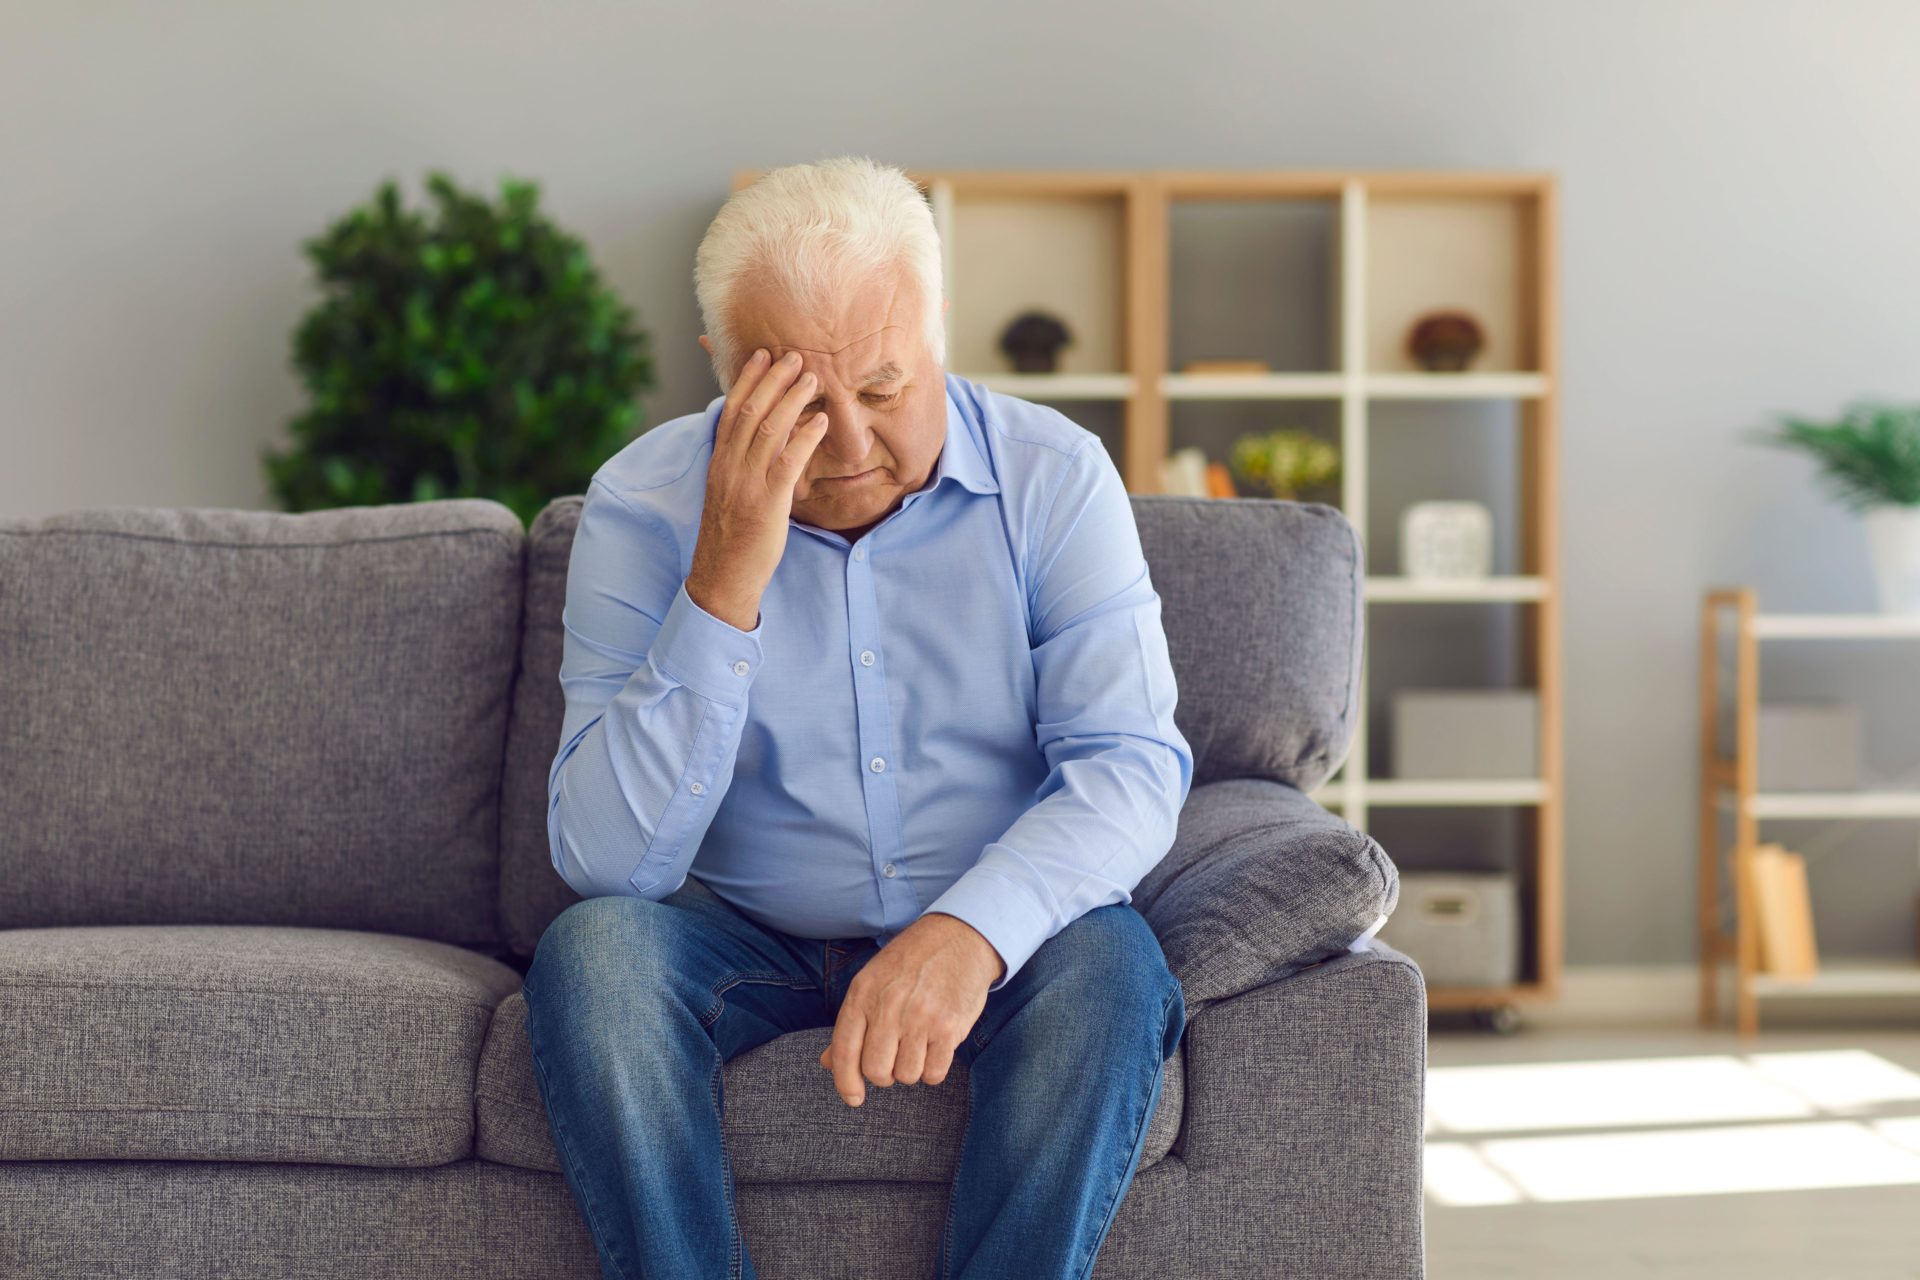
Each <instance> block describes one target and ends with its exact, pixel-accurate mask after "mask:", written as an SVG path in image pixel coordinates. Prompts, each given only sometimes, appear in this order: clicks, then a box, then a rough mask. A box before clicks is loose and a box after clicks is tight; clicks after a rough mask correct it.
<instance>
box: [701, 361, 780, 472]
mask: <svg viewBox="0 0 1920 1280" xmlns="http://www.w3.org/2000/svg"><path fill="white" fill-rule="evenodd" d="M768 357H769V352H768V351H767V349H766V348H765V347H761V348H760V349H759V350H757V351H755V352H754V353H753V354H752V355H750V356H748V357H747V360H746V363H745V364H743V365H741V366H740V372H739V373H738V374H736V375H734V379H733V385H732V386H731V387H728V388H727V399H726V402H725V403H724V404H722V405H721V406H720V421H718V422H717V423H715V424H714V427H713V446H714V448H715V449H724V448H727V447H729V443H730V442H731V441H732V439H733V424H734V423H735V422H737V421H739V418H740V406H741V405H742V404H745V403H746V399H747V396H748V395H749V394H751V393H752V391H753V386H754V384H755V383H756V382H758V381H760V376H761V375H762V374H763V373H765V372H766V368H767V361H768Z"/></svg>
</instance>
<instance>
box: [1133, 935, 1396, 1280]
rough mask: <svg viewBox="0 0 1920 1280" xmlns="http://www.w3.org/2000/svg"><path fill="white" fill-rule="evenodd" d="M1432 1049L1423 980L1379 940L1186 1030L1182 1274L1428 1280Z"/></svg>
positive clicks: (1180, 1146)
mask: <svg viewBox="0 0 1920 1280" xmlns="http://www.w3.org/2000/svg"><path fill="white" fill-rule="evenodd" d="M1426 1047H1427V1006H1426V988H1425V985H1424V984H1423V983H1422V981H1421V978H1420V971H1419V969H1418V968H1416V967H1415V966H1414V964H1413V963H1412V962H1411V961H1410V960H1408V959H1407V957H1405V956H1403V955H1401V954H1399V953H1398V952H1396V951H1393V950H1391V949H1390V948H1388V947H1386V946H1384V945H1382V944H1380V943H1377V942H1375V943H1371V944H1370V945H1369V947H1368V949H1367V950H1365V951H1362V952H1359V953H1357V954H1347V953H1344V952H1343V953H1342V954H1341V955H1339V956H1336V957H1335V958H1334V959H1332V960H1329V961H1327V962H1326V963H1324V964H1319V965H1314V966H1311V967H1309V968H1307V969H1305V970H1303V971H1301V972H1298V973H1295V974H1293V975H1292V976H1290V977H1286V978H1282V979H1280V980H1279V981H1278V982H1271V983H1268V984H1266V985H1265V986H1262V987H1257V988H1255V989H1253V990H1251V991H1247V992H1243V993H1242V994H1240V995H1238V996H1235V997H1233V998H1232V999H1230V1000H1222V1001H1218V1002H1216V1003H1214V1004H1212V1005H1210V1006H1208V1007H1207V1009H1206V1010H1204V1011H1203V1012H1202V1013H1200V1014H1199V1015H1198V1016H1197V1017H1195V1018H1194V1019H1192V1021H1190V1022H1189V1023H1188V1025H1187V1032H1186V1043H1185V1046H1184V1051H1185V1053H1186V1055H1187V1078H1186V1100H1185V1107H1184V1111H1183V1115H1182V1122H1181V1131H1180V1138H1179V1140H1178V1141H1177V1142H1176V1143H1175V1145H1174V1149H1173V1150H1174V1153H1173V1155H1172V1156H1170V1157H1169V1159H1176V1158H1177V1159H1178V1160H1179V1161H1180V1162H1181V1165H1182V1166H1183V1167H1184V1170H1185V1173H1186V1175H1187V1179H1188V1191H1189V1195H1190V1202H1191V1203H1192V1204H1194V1205H1195V1206H1197V1208H1196V1213H1198V1214H1201V1215H1203V1217H1201V1218H1197V1219H1196V1221H1195V1223H1194V1228H1193V1233H1192V1238H1193V1242H1194V1250H1193V1253H1192V1255H1191V1258H1190V1266H1191V1270H1190V1271H1189V1272H1188V1274H1192V1275H1204V1276H1208V1277H1218V1278H1219V1280H1232V1278H1234V1277H1241V1276H1245V1277H1248V1278H1249V1280H1251V1278H1252V1277H1263V1278H1264V1277H1268V1276H1367V1277H1379V1278H1380V1280H1388V1278H1391V1280H1418V1278H1419V1277H1420V1276H1421V1275H1422V1274H1423V1272H1424V1269H1425V1264H1424V1256H1423V1255H1424V1239H1423V1234H1424V1233H1423V1230H1422V1226H1423V1224H1422V1219H1421V1185H1420V1184H1421V1136H1422V1135H1421V1130H1422V1126H1423V1121H1424V1113H1425V1094H1426Z"/></svg>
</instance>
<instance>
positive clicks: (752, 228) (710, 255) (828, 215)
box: [693, 156, 947, 391]
mask: <svg viewBox="0 0 1920 1280" xmlns="http://www.w3.org/2000/svg"><path fill="white" fill-rule="evenodd" d="M889 267H904V268H905V269H906V270H907V271H908V273H909V275H910V277H911V278H912V279H913V281H914V282H915V283H916V284H917V285H918V286H919V292H920V304H921V309H922V312H923V317H922V324H921V328H922V331H923V332H922V335H921V336H922V337H923V338H924V340H925V341H926V343H927V345H928V347H929V349H930V350H931V351H932V353H933V358H934V361H935V362H936V363H943V362H944V361H945V359H946V347H947V339H946V324H945V322H944V319H943V316H942V312H941V299H942V297H943V296H944V293H945V289H944V287H943V281H942V275H941V265H940V233H939V231H938V229H937V228H935V226H934V223H933V210H932V208H931V207H929V205H928V204H927V201H926V197H925V196H923V195H921V193H920V188H919V187H917V186H916V185H914V182H913V179H911V178H909V177H908V176H907V175H906V173H905V172H903V171H902V170H900V169H898V168H896V167H894V166H892V165H885V164H881V163H879V162H877V161H875V160H870V159H868V158H866V157H864V156H839V157H836V158H834V159H831V160H821V161H818V162H817V163H814V164H790V165H786V166H783V167H782V168H778V169H772V170H769V171H768V172H767V173H764V174H762V175H761V176H760V178H759V179H758V180H757V181H755V182H754V183H753V184H752V185H751V186H747V187H743V188H741V189H740V190H739V191H736V192H734V193H733V195H732V196H731V197H729V198H728V200H727V202H726V203H725V204H723V205H721V206H720V212H719V213H718V214H716V215H715V216H714V219H713V223H712V225H711V226H709V227H708V228H707V234H706V235H705V236H704V237H703V238H702V239H701V241H700V248H699V250H698V251H697V252H696V253H695V254H694V259H693V288H694V293H695V295H696V296H697V297H698V298H699V301H700V319H701V322H702V323H703V324H704V325H705V327H706V331H707V338H708V341H710V342H711V343H712V344H713V376H714V378H715V379H716V380H717V381H718V382H719V383H720V389H721V390H722V391H726V390H728V389H729V387H730V385H731V378H732V376H733V374H734V373H735V371H736V370H737V369H738V368H739V364H740V361H741V360H742V359H744V358H745V356H746V354H747V353H746V352H742V351H737V350H736V349H735V343H734V336H733V321H734V319H735V316H734V314H733V306H732V303H733V294H734V290H735V288H736V286H738V285H739V284H740V282H741V280H742V279H743V278H746V277H748V276H751V275H754V274H756V273H761V272H764V273H766V274H767V275H768V277H769V278H770V279H771V281H772V282H773V283H775V284H776V285H778V286H779V287H780V288H781V289H783V290H784V291H785V292H786V293H787V295H788V296H789V297H791V298H792V299H793V300H794V301H795V302H796V303H798V304H799V305H801V306H821V305H822V304H823V302H824V300H825V299H827V298H828V297H830V296H831V292H832V291H833V290H835V289H844V288H846V285H847V281H848V280H849V279H858V278H859V277H861V276H863V275H867V274H869V273H872V272H876V271H881V270H884V269H887V268H889Z"/></svg>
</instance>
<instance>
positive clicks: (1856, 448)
mask: <svg viewBox="0 0 1920 1280" xmlns="http://www.w3.org/2000/svg"><path fill="white" fill-rule="evenodd" d="M1753 439H1755V440H1756V441H1757V442H1759V443H1761V444H1767V445H1773V446H1775V447H1778V448H1785V449H1792V450H1795V451H1797V452H1800V453H1803V454H1806V455H1808V456H1810V457H1812V458H1813V460H1814V462H1815V463H1816V464H1817V465H1818V467H1819V473H1818V474H1819V478H1820V481H1821V483H1822V484H1823V485H1824V486H1825V487H1826V489H1827V491H1828V492H1829V493H1830V494H1831V495H1832V496H1833V497H1834V498H1835V499H1836V500H1838V501H1839V502H1840V503H1841V504H1842V505H1843V506H1845V507H1846V508H1847V509H1848V510H1850V511H1853V512H1855V513H1856V514H1858V515H1860V516H1862V518H1863V524H1864V526H1865V529H1866V534H1867V541H1868V544H1869V546H1870V547H1871V549H1872V554H1873V565H1874V577H1875V580H1876V583H1877V585H1878V589H1879V593H1880V605H1881V608H1882V609H1883V610H1884V611H1885V612H1888V613H1913V612H1920V405H1897V404H1889V403H1886V402H1883V401H1878V400H1865V399H1863V400H1855V401H1852V402H1850V403H1849V404H1848V405H1847V406H1846V408H1845V410H1844V411H1843V413H1842V415H1841V417H1840V418H1839V420H1838V421H1834V422H1816V421H1810V420H1807V419H1804V418H1798V417H1794V416H1791V415H1785V414H1783V415H1781V416H1780V418H1779V420H1778V422H1777V423H1776V424H1775V425H1773V426H1771V427H1764V428H1761V429H1760V430H1759V431H1757V432H1755V433H1753Z"/></svg>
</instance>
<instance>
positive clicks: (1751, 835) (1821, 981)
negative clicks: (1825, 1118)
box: [1699, 587, 1920, 1035]
mask: <svg viewBox="0 0 1920 1280" xmlns="http://www.w3.org/2000/svg"><path fill="white" fill-rule="evenodd" d="M1700 613H1701V616H1700V807H1699V824H1700V830H1699V843H1700V859H1699V876H1700V883H1699V930H1700V1021H1701V1023H1702V1024H1703V1025H1706V1026H1712V1025H1715V1024H1717V1023H1718V1022H1719V1009H1720V986H1721V980H1722V972H1723V966H1726V965H1728V964H1731V966H1732V978H1733V1008H1734V1025H1735V1026H1736V1027H1737V1028H1738V1029H1739V1031H1740V1033H1741V1034H1742V1035H1752V1034H1754V1033H1755V1032H1756V1031H1758V1030H1759V1026H1760V1000H1761V998H1762V997H1765V996H1788V995H1791V996H1809V997H1827V996H1838V997H1863V996H1864V997H1884V996H1920V965H1916V964H1910V963H1884V964H1865V965H1861V964H1846V965H1831V964H1824V963H1823V964H1821V965H1820V966H1819V968H1818V970H1817V972H1815V973H1814V974H1813V975H1812V976H1811V977H1805V978H1801V977H1785V976H1775V975H1771V974H1767V973H1762V972H1761V965H1760V962H1761V955H1760V928H1759V921H1758V918H1757V917H1758V910H1759V904H1758V895H1757V894H1756V892H1755V879H1756V865H1755V860H1756V855H1757V853H1758V851H1759V849H1760V848H1761V847H1762V846H1761V841H1760V823H1761V822H1762V821H1765V820H1768V819H1806V818H1839V819H1857V818H1920V790H1913V789H1859V788H1837V789H1830V790H1811V789H1800V788H1795V787H1793V786H1792V783H1791V780H1788V779H1782V778H1779V776H1778V774H1777V773H1776V772H1775V771H1774V770H1773V769H1772V768H1771V767H1769V769H1768V770H1767V777H1768V780H1769V785H1768V786H1767V787H1763V786H1762V784H1761V778H1762V771H1761V759H1762V751H1761V747H1762V717H1763V709H1762V707H1761V703H1760V641H1762V640H1887V639H1920V616H1915V617H1905V616H1890V615H1886V614H1793V613H1778V614H1763V613H1761V612H1759V608H1758V604H1757V596H1756V594H1755V592H1754V590H1753V589H1752V588H1751V587H1724V588H1715V589H1711V590H1709V591H1707V592H1706V593H1705V596H1704V597H1703V599H1702V601H1701V610H1700ZM1729 623H1731V625H1729ZM1729 640H1730V641H1731V642H1732V643H1731V648H1732V663H1731V666H1732V676H1733V679H1732V682H1731V685H1732V687H1731V689H1730V690H1728V688H1727V685H1726V683H1725V682H1723V680H1722V670H1721V669H1722V665H1723V664H1722V657H1721V651H1722V648H1723V646H1724V645H1725V643H1726V642H1727V641H1729ZM1723 693H1729V694H1730V698H1731V704H1732V715H1731V716H1730V717H1729V716H1726V715H1725V714H1724V713H1723V707H1722V702H1723V697H1722V695H1723ZM1828 729H1829V731H1830V732H1831V731H1832V726H1828ZM1728 730H1731V733H1730V736H1729V734H1728V732H1727V731H1728ZM1842 732H1843V733H1844V726H1842ZM1856 749H1857V748H1856ZM1830 780H1831V779H1829V781H1830ZM1776 783H1779V784H1784V785H1781V786H1780V787H1779V789H1773V787H1774V785H1775V784H1776ZM1727 814H1730V815H1731V817H1732V820H1733V832H1732V836H1733V838H1732V840H1731V842H1730V843H1729V842H1726V841H1723V840H1722V838H1721V819H1722V816H1723V815H1727ZM1723 846H1724V847H1723ZM1723 891H1725V892H1724V898H1725V900H1723ZM1728 916H1731V918H1732V923H1731V927H1729V925H1728V923H1727V917H1728Z"/></svg>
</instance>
